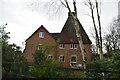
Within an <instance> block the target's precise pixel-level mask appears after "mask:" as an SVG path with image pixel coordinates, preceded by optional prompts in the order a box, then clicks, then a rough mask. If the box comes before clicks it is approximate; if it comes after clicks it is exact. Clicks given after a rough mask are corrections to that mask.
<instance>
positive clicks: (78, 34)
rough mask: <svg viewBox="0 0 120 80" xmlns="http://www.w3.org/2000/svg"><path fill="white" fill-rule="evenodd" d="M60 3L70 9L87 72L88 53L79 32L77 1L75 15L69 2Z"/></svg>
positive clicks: (74, 1)
mask: <svg viewBox="0 0 120 80" xmlns="http://www.w3.org/2000/svg"><path fill="white" fill-rule="evenodd" d="M59 1H60V2H61V3H62V4H63V5H64V6H65V7H66V8H67V9H68V11H69V13H70V15H71V19H72V23H73V25H74V29H75V31H76V36H77V38H78V42H79V46H80V50H81V53H82V60H83V62H84V63H83V67H84V69H85V70H86V65H85V62H86V56H85V54H86V53H85V51H84V46H83V41H82V37H81V34H80V30H79V23H78V18H77V7H76V0H73V6H74V14H73V13H72V12H71V9H70V5H69V4H68V1H67V0H64V2H63V1H61V0H59Z"/></svg>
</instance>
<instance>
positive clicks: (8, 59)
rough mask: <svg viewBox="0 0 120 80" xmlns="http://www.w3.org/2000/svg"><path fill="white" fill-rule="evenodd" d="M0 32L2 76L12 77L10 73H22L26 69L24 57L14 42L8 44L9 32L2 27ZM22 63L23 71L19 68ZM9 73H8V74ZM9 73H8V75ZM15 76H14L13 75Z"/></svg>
mask: <svg viewBox="0 0 120 80" xmlns="http://www.w3.org/2000/svg"><path fill="white" fill-rule="evenodd" d="M0 33H1V34H2V62H3V63H2V68H3V77H6V76H7V77H8V76H9V77H13V75H10V74H12V73H16V74H22V73H23V72H24V73H25V71H26V65H27V62H26V59H25V58H24V56H23V53H22V52H21V50H20V49H21V48H20V47H19V46H17V45H16V44H9V42H8V39H9V38H10V37H9V36H8V34H9V32H6V31H5V27H4V28H2V27H1V28H0ZM21 65H22V68H23V72H22V71H21V70H20V67H21ZM9 73H10V74H9ZM8 74H9V75H8ZM14 77H15V76H14Z"/></svg>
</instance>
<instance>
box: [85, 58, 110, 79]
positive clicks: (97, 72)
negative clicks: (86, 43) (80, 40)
mask: <svg viewBox="0 0 120 80" xmlns="http://www.w3.org/2000/svg"><path fill="white" fill-rule="evenodd" d="M110 65H111V63H110V62H109V61H105V60H95V61H92V62H88V63H87V76H88V77H90V78H91V77H92V78H104V77H106V76H107V75H109V73H107V74H106V72H107V71H109V70H110Z"/></svg>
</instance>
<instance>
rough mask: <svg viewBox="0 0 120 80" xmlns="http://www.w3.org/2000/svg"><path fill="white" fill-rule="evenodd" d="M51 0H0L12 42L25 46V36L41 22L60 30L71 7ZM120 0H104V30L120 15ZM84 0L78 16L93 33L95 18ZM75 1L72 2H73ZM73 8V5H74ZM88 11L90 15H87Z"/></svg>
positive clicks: (2, 19) (79, 2)
mask: <svg viewBox="0 0 120 80" xmlns="http://www.w3.org/2000/svg"><path fill="white" fill-rule="evenodd" d="M52 1H53V0H51V2H50V0H0V25H3V24H5V23H8V25H7V26H6V31H7V32H10V35H9V36H10V37H11V38H10V40H9V42H10V43H15V44H17V45H18V46H21V47H22V50H23V49H24V46H25V40H26V39H27V38H28V37H29V36H30V35H32V33H34V32H35V30H37V29H38V28H39V27H40V26H41V25H43V26H44V27H45V28H46V29H47V30H48V31H49V32H51V33H54V32H57V33H58V32H60V31H61V29H62V28H63V26H64V24H65V21H66V20H67V17H68V11H67V9H65V8H64V6H61V4H60V2H56V3H53V4H52ZM118 1H119V0H103V1H102V4H101V5H102V6H101V9H102V10H101V22H102V26H103V28H102V29H103V32H106V31H107V30H108V28H109V25H110V23H111V22H112V20H113V19H114V18H115V17H117V15H118ZM83 2H84V1H83V0H77V8H78V9H77V10H78V14H79V15H78V18H79V20H80V22H81V24H82V25H83V27H84V29H85V31H86V32H87V34H88V35H89V36H91V35H90V34H91V27H92V26H93V25H92V20H91V17H90V16H88V14H90V13H89V10H88V8H87V7H86V6H85V5H84V3H83ZM70 4H72V3H70ZM71 8H72V6H71ZM86 14H87V15H86Z"/></svg>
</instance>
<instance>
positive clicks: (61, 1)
mask: <svg viewBox="0 0 120 80" xmlns="http://www.w3.org/2000/svg"><path fill="white" fill-rule="evenodd" d="M59 1H60V2H61V3H62V5H63V6H64V7H66V8H67V5H66V4H65V3H64V2H63V1H61V0H59Z"/></svg>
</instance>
